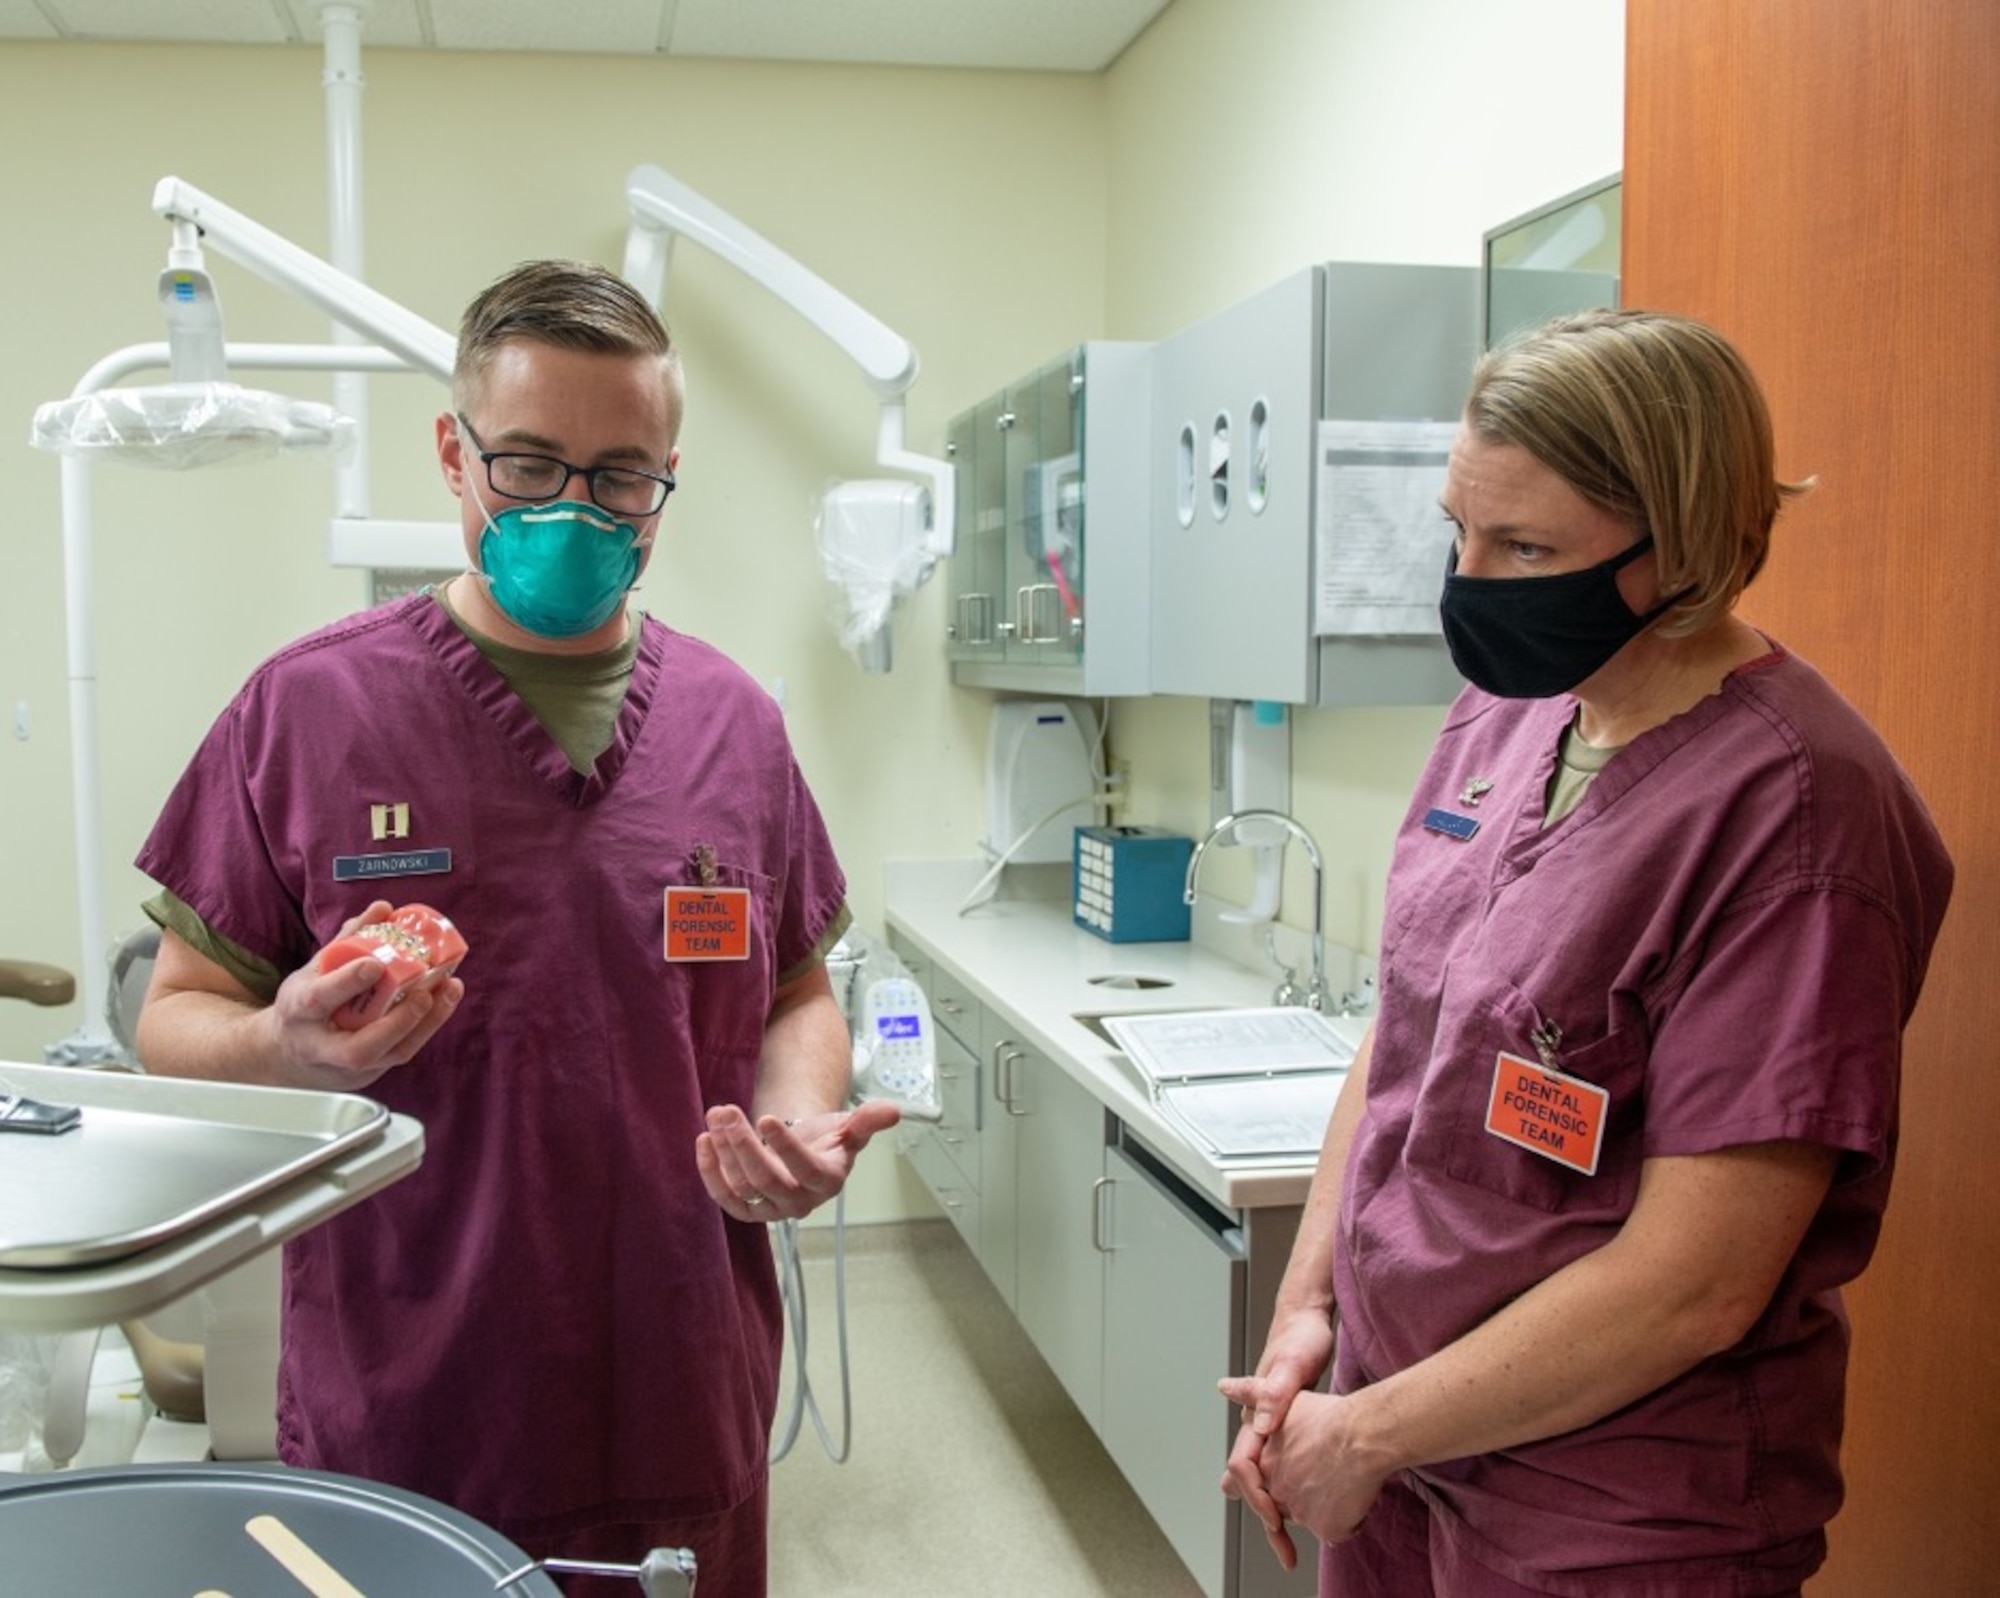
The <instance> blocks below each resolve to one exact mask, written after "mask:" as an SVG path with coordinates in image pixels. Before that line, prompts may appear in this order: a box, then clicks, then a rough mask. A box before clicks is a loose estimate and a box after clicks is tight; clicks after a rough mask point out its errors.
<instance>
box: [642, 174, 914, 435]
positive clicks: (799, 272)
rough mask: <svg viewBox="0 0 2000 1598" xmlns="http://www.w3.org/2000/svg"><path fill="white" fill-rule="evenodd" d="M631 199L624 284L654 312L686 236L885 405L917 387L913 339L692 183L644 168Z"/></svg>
mask: <svg viewBox="0 0 2000 1598" xmlns="http://www.w3.org/2000/svg"><path fill="white" fill-rule="evenodd" d="M625 199H626V203H627V204H628V205H630V206H631V209H632V229H633V231H632V234H631V235H630V236H628V238H627V241H626V246H625V278H626V281H627V282H629V283H631V284H632V286H633V287H634V288H636V289H638V291H639V292H640V293H641V294H644V295H645V296H646V297H647V298H648V299H649V300H651V301H652V302H653V303H654V304H655V305H657V304H658V303H659V301H660V295H661V294H662V292H663V291H664V290H665V288H666V268H667V256H668V253H669V251H670V250H671V247H672V237H671V235H675V234H680V235H683V236H685V237H687V238H690V239H692V240H694V242H695V243H697V244H699V245H700V246H701V247H702V248H703V249H705V250H709V251H712V252H713V253H714V254H716V255H719V256H721V257H722V259H723V260H725V261H727V262H728V263H729V264H730V265H731V266H733V267H735V268H736V269H737V271H739V272H741V273H743V274H744V276H746V277H749V278H752V279H754V280H755V281H756V282H758V283H761V284H763V286H764V287H765V288H767V289H769V290H770V291H771V292H772V293H773V294H775V295H777V296H778V298H779V299H781V300H783V301H784V302H785V303H786V304H787V305H789V306H790V307H791V308H792V309H793V310H795V311H797V312H798V313H799V315H801V316H803V317H804V318H805V319H806V320H807V321H808V322H810V323H812V325H813V326H814V327H816V328H818V329H819V330H820V331H821V332H822V333H824V334H825V335H826V336H827V337H828V338H830V339H832V340H833V341H834V343H836V344H838V345H839V346H840V347H841V348H842V349H843V350H845V351H846V352H847V354H848V356H849V358H850V359H852V360H853V362H854V364H855V365H856V366H859V367H860V368H861V371H862V375H863V376H865V377H866V378H867V379H868V382H869V385H870V386H871V387H872V388H873V389H874V390H875V392H876V393H878V394H879V395H881V396H882V398H883V399H885V400H886V399H893V398H895V397H896V396H897V395H898V394H901V393H903V392H904V391H905V390H906V389H908V388H909V386H910V385H911V384H912V383H914V382H915V381H916V380H917V352H916V351H915V350H913V349H912V348H910V345H909V342H908V340H906V339H904V338H902V337H900V336H899V335H898V334H896V333H895V332H893V331H891V330H890V329H889V328H888V327H886V326H884V325H883V324H882V323H881V322H880V321H878V320H876V318H874V317H872V316H870V315H869V314H868V313H867V312H866V311H864V310H862V308H861V307H860V306H858V305H856V304H855V303H854V302H853V301H852V300H850V299H849V298H848V297H847V296H846V295H845V294H842V293H841V292H840V290H838V289H836V288H834V287H833V286H832V285H831V284H830V283H827V282H826V281H825V280H824V279H822V278H820V277H817V276H815V275H814V274H813V273H811V272H809V271H807V270H806V268H804V267H803V266H801V265H799V263H798V262H797V261H795V260H793V259H792V258H791V257H790V256H789V255H787V254H785V252H784V251H783V250H781V249H779V248H778V247H777V245H775V244H773V243H772V242H771V241H770V240H769V239H767V238H765V237H763V236H762V235H761V234H758V233H754V232H752V231H751V230H750V229H749V228H747V227H745V226H744V225H743V224H742V223H741V222H739V221H737V220H736V218H734V217H733V216H731V215H729V213H728V212H726V211H724V210H722V209H721V208H720V207H719V206H715V205H712V204H710V203H709V202H708V201H707V200H704V199H703V198H702V197H701V196H700V195H699V194H697V193H695V192H694V190H693V189H691V188H689V187H688V186H687V185H686V184H684V183H682V182H680V181H678V180H677V179H675V178H673V177H670V176H669V175H668V174H667V173H665V172H663V171H661V170H660V169H659V168H658V167H656V166H650V165H648V166H637V167H634V168H633V169H632V172H631V175H630V176H629V177H627V178H626V180H625ZM661 235H667V237H665V238H662V237H661Z"/></svg>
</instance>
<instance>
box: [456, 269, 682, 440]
mask: <svg viewBox="0 0 2000 1598" xmlns="http://www.w3.org/2000/svg"><path fill="white" fill-rule="evenodd" d="M515 339H531V340H533V341H535V342H536V343H541V344H553V345H555V346H556V347H558V348H560V349H569V350H590V351H596V352H599V353H602V354H607V355H657V356H658V357H659V358H660V364H661V369H662V372H663V374H664V373H665V372H666V371H668V370H670V369H672V370H678V368H679V366H680V352H679V351H678V350H676V349H675V348H674V341H673V336H672V335H671V334H670V333H669V332H668V331H667V326H666V324H665V323H664V322H662V321H661V320H660V318H659V315H658V314H657V313H656V312H655V311H654V310H653V308H652V306H650V305H648V304H647V303H646V301H645V298H644V297H643V296H642V295H641V294H640V293H639V291H638V290H637V289H635V288H633V287H632V285H631V284H630V283H628V282H626V281H625V279H623V278H622V277H620V276H618V274H617V273H615V272H612V271H610V270H608V269H607V268H605V267H602V266H598V265H597V264H596V263H594V262H591V261H556V260H551V261H524V262H523V263H522V264H521V265H519V266H517V267H515V268H514V269H513V270H512V271H510V272H508V273H507V274H506V275H505V276H503V277H501V278H500V279H498V280H497V281H496V282H494V283H493V284H492V285H491V286H489V287H488V288H486V289H485V290H483V291H482V292H481V293H480V295H479V297H478V298H477V299H475V300H474V301H473V302H472V303H471V304H470V305H468V306H467V307H466V308H465V315H464V316H463V317H462V318H460V320H459V326H458V354H457V358H456V359H455V361H454V362H453V364H452V374H451V397H452V403H453V405H455V406H456V407H457V408H458V409H459V410H461V411H470V410H472V409H474V408H475V406H476V403H477V401H478V399H479V392H480V389H481V387H482V385H483V384H484V383H485V380H486V373H487V370H488V369H489V368H490V367H491V366H492V364H493V357H494V355H495V354H496V353H498V351H499V350H500V348H501V347H502V346H503V345H505V344H508V343H510V342H511V341H513V340H515Z"/></svg>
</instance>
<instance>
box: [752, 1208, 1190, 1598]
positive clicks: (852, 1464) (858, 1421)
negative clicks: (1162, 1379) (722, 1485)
mask: <svg viewBox="0 0 2000 1598" xmlns="http://www.w3.org/2000/svg"><path fill="white" fill-rule="evenodd" d="M802 1235H803V1237H804V1239H805V1241H804V1243H803V1245H802V1248H801V1252H802V1253H803V1254H804V1255H805V1256H806V1261H805V1266H804V1269H805V1274H806V1284H807V1286H806V1295H805V1302H806V1307H807V1313H808V1316H809V1321H808V1330H807V1342H808V1349H809V1355H810V1358H809V1366H808V1368H809V1373H810V1383H811V1388H812V1391H813V1394H814V1396H815V1398H816V1399H817V1401H818V1403H819V1406H820V1408H821V1410H822V1411H823V1412H824V1413H825V1417H826V1420H827V1422H828V1427H829V1430H831V1431H832V1432H833V1434H834V1440H835V1442H836V1443H838V1441H839V1430H838V1426H839V1419H840V1374H839V1361H838V1357H837V1356H838V1350H837V1348H836V1346H835V1335H834V1329H835V1316H834V1284H833V1264H832V1261H831V1260H830V1259H829V1258H822V1257H819V1256H820V1255H821V1254H823V1253H825V1252H827V1251H828V1250H829V1239H828V1238H827V1237H826V1236H825V1235H824V1234H816V1233H813V1232H806V1233H804V1234H802ZM847 1235H848V1247H849V1255H848V1261H847V1309H848V1341H849V1350H850V1356H851V1371H852V1387H853V1435H852V1439H851V1445H850V1452H849V1457H848V1461H847V1463H846V1464H844V1465H835V1464H833V1463H832V1462H831V1460H830V1459H829V1458H828V1457H827V1453H826V1451H825V1449H824V1448H823V1447H822V1446H821V1443H820V1440H819V1438H818V1437H817V1436H816V1435H815V1433H814V1430H813V1427H812V1425H811V1422H810V1421H809V1420H808V1421H807V1422H806V1423H805V1424H804V1425H803V1427H802V1428H801V1431H800V1436H799V1439H798V1441H797V1442H796V1443H795V1444H794V1446H793V1448H792V1450H791V1452H790V1453H789V1454H788V1455H787V1456H786V1457H785V1458H784V1459H783V1460H781V1461H780V1462H779V1464H778V1465H777V1467H776V1468H775V1470H774V1471H773V1473H772V1489H771V1522H772V1525H771V1593H772V1598H846V1595H854V1598H860V1595H863V1594H866V1595H868V1598H919V1595H921V1598H987V1595H990V1598H1028V1595H1032V1598H1100V1595H1113V1598H1124V1595H1130V1598H1141V1595H1143V1598H1199V1594H1200V1588H1199V1587H1197V1586H1196V1584H1195V1582H1194V1579H1193V1577H1192V1576H1190V1575H1189V1574H1188V1571H1187V1568H1186V1567H1185V1566H1184V1565H1182V1564H1181V1562H1180V1561H1179V1559H1178V1558H1176V1557H1175V1555H1174V1553H1173V1550H1172V1549H1171V1548H1169V1547H1168V1545H1167V1543H1166V1540H1165V1538H1164V1537H1162V1536H1161V1534H1160V1532H1159V1529H1158V1528H1157V1527H1156V1526H1155V1525H1154V1523H1153V1521H1152V1519H1151V1517H1150V1516H1148V1515H1147V1513H1146V1511H1145V1509H1144V1508H1143V1507H1142V1506H1141V1505H1140V1503H1139V1501H1138V1499H1137V1498H1135V1497H1134V1496H1133V1494H1132V1492H1131V1490H1130V1489H1129V1488H1128V1487H1127V1486H1126V1485H1125V1481H1124V1478H1123V1477H1122V1476H1120V1475H1119V1473H1118V1470H1117V1468H1116V1467H1115V1466H1114V1465H1113V1464H1112V1463H1111V1461H1110V1459H1109V1458H1108V1457H1107V1456H1106V1455H1105V1453H1104V1451H1103V1449H1102V1448H1101V1447H1099V1445H1098V1443H1097V1440H1096V1438H1095V1437H1094V1436H1093V1435H1092V1434H1091V1431H1090V1428H1089V1427H1088V1426H1087V1425H1086V1424H1085V1422H1084V1420H1083V1418H1082V1416H1080V1415H1079V1414H1078V1413H1077V1412H1076V1409H1075V1407H1074V1406H1073V1405H1072V1404H1071V1403H1070V1402H1069V1400H1068V1398H1067V1397H1065V1396H1064V1394H1063V1392H1062V1389H1061V1388H1060V1387H1059V1386H1058V1385H1057V1383H1056V1379H1055V1377H1054V1376H1053V1375H1052V1374H1051V1373H1050V1371H1049V1369H1048V1367H1047V1366H1046V1365H1044V1364H1043V1363H1042V1361H1041V1359H1040V1357H1039V1356H1038V1355H1037V1354H1036V1353H1035V1352H1034V1350H1033V1348H1032V1347H1030V1346H1029V1344H1028V1342H1027V1340H1026V1338H1025V1337H1024V1336H1023V1335H1022V1333H1021V1331H1020V1328H1019V1327H1018V1325H1017V1324H1016V1323H1015V1321H1014V1319H1013V1317H1012V1316H1011V1315H1010V1314H1009V1312H1008V1311H1007V1308H1006V1306H1005V1305H1004V1304H1003V1303H1002V1301H1001V1299H1000V1297H999V1295H998V1294H997V1293H995V1292H994V1290H993V1288H992V1285H991V1284H990V1283H989V1282H988V1281H987V1280H986V1277H985V1276H984V1274H983V1273H982V1272H981V1271H980V1269H979V1266H978V1264H977V1263H976V1262H975V1261H974V1260H973V1258H972V1257H971V1255H970V1254H969V1253H968V1252H967V1251H966V1249H965V1248H964V1247H963V1245H962V1244H961V1243H960V1242H959V1240H958V1236H957V1234H956V1233H955V1232H953V1231H952V1229H951V1227H950V1225H949V1224H948V1223H946V1222H942V1221H939V1222H934V1223H919V1224H913V1225H908V1226H894V1227H870V1228H853V1229H850V1230H849V1232H848V1234H847ZM791 1370H792V1366H791V1363H790V1355H789V1351H788V1354H787V1381H786V1391H785V1393H784V1394H783V1395H781V1400H780V1407H779V1416H780V1426H781V1430H782V1427H783V1421H784V1417H785V1416H786V1414H787V1413H788V1409H789V1405H790V1402H791V1393H792V1388H793V1379H792V1377H791ZM1219 1469H1220V1467H1219V1466H1218V1474H1219Z"/></svg>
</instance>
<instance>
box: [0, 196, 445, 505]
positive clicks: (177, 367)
mask: <svg viewBox="0 0 2000 1598" xmlns="http://www.w3.org/2000/svg"><path fill="white" fill-rule="evenodd" d="M153 209H154V210H155V211H156V212H158V213H159V214H160V215H161V216H162V217H164V218H166V219H167V221H168V222H169V223H171V225H172V227H173V243H172V246H171V247H170V248H169V250H168V251H167V265H166V269H165V270H164V271H162V272H161V273H160V279H159V292H160V305H161V309H162V311H163V312H164V314H165V317H166V323H167V348H166V357H167V358H166V365H167V371H168V379H169V380H168V381H167V382H165V383H160V384H153V385H149V386H143V387H124V388H101V387H97V386H96V385H95V384H94V383H93V382H92V381H91V378H89V377H87V378H86V379H85V382H84V383H82V384H79V385H78V388H79V392H77V393H74V394H72V395H71V396H70V398H68V399H66V400H53V401H51V402H50V403H48V404H46V405H43V406H40V407H38V408H37V409H36V411H35V418H34V423H33V427H32V429H31V432H30V434H29V441H30V442H31V443H32V444H33V445H34V446H35V447H36V448H37V449H46V450H52V451H54V452H56V453H58V454H62V455H68V456H78V457H83V458H86V459H92V460H116V461H121V462H127V463H131V464H134V465H142V466H159V467H166V468H169V469H172V470H186V469H188V468H191V467H199V466H213V465H217V464H222V463H228V462H238V461H245V460H263V459H268V458H269V457H271V456H273V455H277V454H279V453H282V452H290V451H295V450H313V449H332V450H334V451H335V452H336V453H337V454H344V453H347V452H350V451H351V450H352V449H353V447H354V441H355V433H356V428H355V424H354V422H353V420H352V419H351V418H349V417H347V416H344V415H342V414H341V413H340V412H339V411H337V410H335V409H334V408H333V407H332V406H330V405H322V404H319V403H317V402H315V401H311V400H301V399H294V398H291V397H289V396H287V395H283V394H275V393H271V392H269V391H267V390H263V389H252V388H245V387H243V386H242V385H240V384H238V383H235V382H232V381H231V380H230V377H229V366H230V358H231V347H230V346H229V345H227V344H225V343H224V342H223V337H222V312H221V306H220V303H219V302H218V300H217V297H216V292H215V283H214V280H213V279H212V278H211V277H210V276H209V274H208V265H207V261H206V259H205V257H204V256H203V253H202V246H201V241H202V239H203V237H204V236H209V237H210V238H211V242H212V243H213V244H214V246H215V249H216V251H217V253H219V254H221V255H224V256H227V257H230V258H232V259H235V260H237V261H239V262H240V263H241V264H243V265H245V266H248V267H249V268H250V269H251V270H253V271H255V272H256V273H257V274H258V275H259V276H261V277H263V278H265V279H267V280H268V281H270V282H272V283H275V284H276V285H277V286H278V287H280V288H284V289H288V290H290V291H292V292H293V293H295V294H297V295H298V296H299V297H300V298H302V299H305V300H308V301H310V302H311V303H312V304H314V305H317V306H318V307H319V308H320V309H322V310H324V311H326V312H327V313H328V314H329V315H330V316H332V317H333V318H334V319H335V320H336V321H338V322H340V323H342V324H343V325H345V326H349V327H353V328H356V329H357V330H359V331H362V332H365V333H366V334H367V335H368V336H369V337H371V338H372V339H374V341H375V342H376V343H377V344H378V345H379V346H380V347H381V348H382V349H384V350H387V351H389V352H390V353H391V354H392V355H394V356H396V357H397V358H398V363H399V364H402V365H407V366H411V367H415V368H417V369H419V370H423V371H428V372H430V373H431V374H432V375H433V376H436V377H438V378H440V379H441V380H444V381H449V380H450V374H451V357H452V348H453V346H452V341H451V339H450V338H449V337H448V336H447V335H445V334H444V333H442V332H440V331H439V330H438V329H437V328H434V327H432V326H431V325H430V324H429V323H426V322H424V321H422V320H421V319H420V318H418V317H415V316H413V315H412V314H411V313H410V312H408V311H406V310H404V309H403V307H401V306H400V305H397V304H396V303H395V302H394V301H392V300H389V299H387V298H386V297H384V296H383V295H381V294H378V293H376V292H375V291H374V290H373V289H371V288H369V287H368V286H367V285H366V284H365V283H362V282H360V281H359V280H358V279H356V278H352V277H349V276H347V274H345V273H343V272H340V271H338V270H337V269H335V268H333V267H331V266H328V265H327V264H326V263H325V262H323V261H321V260H319V259H318V258H317V257H315V256H312V255H309V254H307V253H306V252H305V251H304V250H301V249H299V248H298V246H296V245H294V244H292V243H290V242H289V241H288V240H286V239H283V238H281V237H279V236H278V235H277V234H275V233H272V232H271V231H270V230H269V229H267V228H264V227H261V226H260V225H259V224H257V223H255V222H253V221H251V220H250V219H249V218H248V217H246V216H244V215H242V213H240V212H238V211H234V210H231V209H230V208H229V207H228V206H226V205H224V204H223V203H222V202H221V201H220V200H217V199H214V198H213V197H211V196H209V195H206V194H204V193H202V191H201V190H199V189H197V188H195V187H194V186H193V185H192V184H188V183H184V182H182V181H181V180H180V179H179V178H173V177H169V178H163V179H161V181H160V184H159V186H158V188H156V189H155V190H154V193H153ZM238 353H239V358H240V357H243V356H247V357H248V358H249V363H250V364H256V365H268V364H272V362H271V361H269V360H268V359H267V358H264V357H263V356H260V355H259V354H258V353H257V352H255V351H239V352H238ZM361 354H362V352H361V351H359V350H357V349H355V348H351V347H344V346H343V347H341V350H340V354H339V357H338V359H339V360H341V361H343V362H352V361H353V360H354V359H355V358H356V357H357V356H359V355H361ZM287 364H290V363H289V362H288V363H287ZM298 364H300V365H304V366H309V367H323V366H327V365H329V364H330V362H329V359H328V358H327V357H325V356H324V355H321V356H317V357H315V356H311V355H304V357H303V358H302V359H301V360H300V361H299V362H298ZM363 364H373V363H369V362H366V361H365V358H364V360H363Z"/></svg>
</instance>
